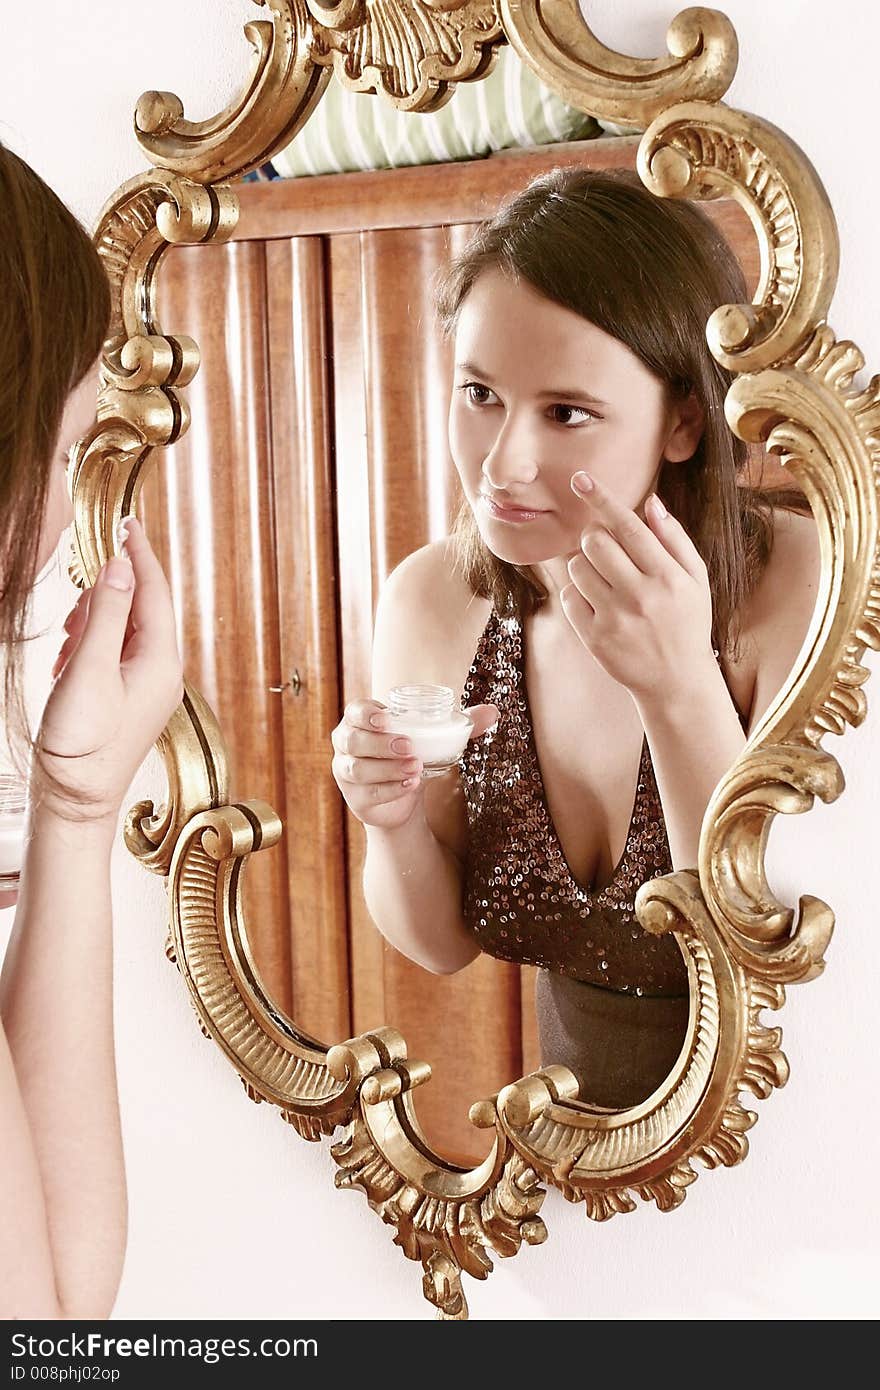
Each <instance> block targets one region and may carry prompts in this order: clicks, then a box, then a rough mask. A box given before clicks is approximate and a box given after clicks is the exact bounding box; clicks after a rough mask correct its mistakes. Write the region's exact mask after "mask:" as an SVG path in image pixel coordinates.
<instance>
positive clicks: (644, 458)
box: [449, 269, 702, 565]
mask: <svg viewBox="0 0 880 1390" xmlns="http://www.w3.org/2000/svg"><path fill="white" fill-rule="evenodd" d="M701 431H702V415H701V412H700V409H699V406H697V405H696V404H695V402H694V401H693V398H690V400H689V401H688V402H670V400H669V399H668V392H667V390H666V387H665V385H664V383H662V382H661V381H659V380H658V378H657V377H655V376H654V374H653V373H652V372H651V371H649V370H648V368H647V367H646V366H645V365H644V364H643V363H642V362H641V361H640V360H639V358H637V357H636V356H635V354H634V353H632V352H631V351H630V350H629V348H627V347H625V346H624V344H623V343H621V342H619V341H618V340H617V339H616V338H612V337H611V336H610V335H609V334H607V333H605V332H604V331H603V330H602V329H601V328H597V327H596V325H595V324H593V323H590V322H589V320H587V319H584V318H581V316H580V315H579V314H576V313H574V312H573V311H572V310H570V309H565V308H563V307H562V306H561V305H559V304H556V303H554V302H553V301H552V300H549V299H546V298H544V296H543V295H541V294H539V293H538V291H537V290H535V289H533V288H532V286H531V285H529V284H528V283H527V282H525V281H516V280H514V279H513V278H512V277H510V276H508V275H506V274H505V273H504V272H502V271H501V270H498V269H492V270H487V271H484V272H483V273H482V274H481V275H480V276H479V277H478V278H477V280H476V281H475V283H474V285H473V286H472V288H471V290H470V293H469V294H468V295H467V297H466V299H465V300H464V303H463V304H462V306H461V310H460V312H459V318H458V323H457V327H456V333H455V382H454V390H453V393H452V401H451V404H450V410H449V444H450V449H451V452H452V457H453V459H454V461H455V465H456V468H457V469H458V473H459V476H460V478H461V482H462V487H463V488H464V492H465V495H466V497H467V499H468V501H469V503H470V505H471V507H472V508H473V511H474V516H475V518H476V521H477V525H478V527H479V530H480V535H481V536H482V539H483V541H484V542H485V544H486V545H487V546H488V547H489V549H490V550H491V551H492V552H493V553H494V554H495V555H497V556H498V558H499V559H502V560H508V561H510V562H511V563H513V564H521V565H529V564H535V563H539V562H540V561H542V560H548V559H551V558H552V557H554V556H558V555H563V554H571V553H572V552H573V551H575V550H577V548H578V545H579V543H580V534H581V531H582V529H583V526H584V522H585V518H586V515H587V506H588V504H587V503H585V502H583V501H581V500H580V499H579V498H578V497H576V496H575V494H574V493H573V492H572V490H571V477H572V474H574V473H577V472H578V471H579V470H580V469H585V470H586V471H587V472H588V473H591V474H592V475H593V476H594V477H595V478H597V479H598V480H599V481H600V482H601V483H603V484H604V485H605V486H606V487H607V488H609V489H610V490H611V491H612V492H614V493H615V494H616V495H617V497H619V498H620V500H621V501H622V502H623V503H624V504H625V505H626V506H628V507H630V508H632V510H633V511H637V512H639V514H640V515H643V511H642V507H643V504H644V502H645V499H646V498H647V496H648V494H649V493H650V492H651V491H652V490H653V489H654V486H655V484H656V481H657V478H658V475H659V472H660V466H661V464H662V462H663V459H664V458H668V459H670V460H675V459H679V458H690V456H691V454H692V453H693V451H694V449H695V448H696V446H697V443H698V441H699V437H700V433H701ZM682 451H684V452H682ZM514 509H520V510H514Z"/></svg>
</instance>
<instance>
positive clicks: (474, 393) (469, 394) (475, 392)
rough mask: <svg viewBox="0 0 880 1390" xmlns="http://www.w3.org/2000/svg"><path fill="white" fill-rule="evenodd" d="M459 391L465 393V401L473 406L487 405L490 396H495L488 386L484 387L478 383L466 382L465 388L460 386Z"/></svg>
mask: <svg viewBox="0 0 880 1390" xmlns="http://www.w3.org/2000/svg"><path fill="white" fill-rule="evenodd" d="M458 389H459V391H463V392H464V395H465V400H467V401H469V402H470V404H471V405H486V404H487V402H488V398H489V396H493V395H494V394H495V393H494V391H490V390H489V387H488V386H482V385H481V384H480V382H478V381H466V382H465V383H464V385H463V386H459V388H458Z"/></svg>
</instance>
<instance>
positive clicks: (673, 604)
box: [560, 473, 715, 698]
mask: <svg viewBox="0 0 880 1390" xmlns="http://www.w3.org/2000/svg"><path fill="white" fill-rule="evenodd" d="M585 478H586V479H588V480H589V475H588V474H584V473H576V474H575V475H574V477H573V478H572V490H573V491H574V492H575V494H576V495H577V496H578V497H579V498H581V500H582V501H584V502H586V504H587V507H588V508H589V513H590V516H589V520H588V522H587V525H586V526H585V527H584V529H583V531H582V532H581V545H580V549H579V550H577V551H575V553H574V554H573V555H572V557H571V558H570V559H569V562H568V573H569V577H570V579H571V583H570V584H566V585H565V587H564V588H563V589H562V592H561V594H560V599H561V602H562V608H563V611H564V613H565V616H566V618H567V619H568V621H569V622H570V623H571V625H572V627H573V628H574V630H575V632H576V633H577V635H578V637H579V638H580V640H581V641H582V642H583V644H584V646H585V647H586V648H587V650H588V651H590V652H592V654H593V656H594V657H595V658H596V660H597V661H598V662H599V665H600V666H602V667H603V668H604V669H605V670H606V671H607V672H608V674H609V675H610V676H613V677H614V679H615V680H617V681H619V682H620V684H621V685H623V686H626V688H627V689H628V690H629V691H630V693H631V694H632V695H633V697H634V698H639V697H651V696H654V695H657V694H662V693H664V692H666V693H670V692H672V691H674V690H676V689H678V688H680V687H682V686H683V685H684V686H686V685H688V684H690V683H691V682H692V681H693V680H694V678H695V677H697V676H698V675H699V673H700V672H701V671H703V670H705V669H708V665H707V663H708V664H709V665H711V666H715V658H714V654H713V651H712V595H711V591H710V589H709V578H708V573H707V570H706V565H705V562H704V561H703V559H702V556H701V555H700V554H699V552H698V551H697V549H696V547H695V546H694V543H693V541H692V540H691V538H690V536H689V535H688V534H687V532H686V531H685V529H684V527H683V526H682V525H681V523H680V522H678V521H677V520H676V519H675V517H674V516H672V515H671V514H670V513H668V512H667V513H666V514H665V515H661V510H665V509H663V508H662V504H661V505H660V507H658V506H657V502H658V501H659V499H658V498H656V494H654V493H652V494H651V497H650V498H649V499H648V501H647V502H646V503H645V520H644V521H643V520H642V518H641V517H640V516H638V515H637V514H636V513H635V512H634V511H631V510H630V508H629V507H626V506H624V505H623V503H622V502H620V501H618V500H617V498H616V497H614V496H612V494H611V493H610V492H609V491H608V489H607V488H605V487H603V486H602V484H601V483H599V482H597V481H596V480H595V479H592V487H589V486H588V487H587V488H586V489H585V488H584V487H583V486H581V485H579V484H581V480H582V479H585Z"/></svg>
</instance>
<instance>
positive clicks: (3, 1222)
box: [0, 809, 126, 1319]
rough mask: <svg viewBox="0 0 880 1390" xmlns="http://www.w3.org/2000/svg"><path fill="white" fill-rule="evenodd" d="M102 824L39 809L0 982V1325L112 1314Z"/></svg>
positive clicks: (116, 1142)
mask: <svg viewBox="0 0 880 1390" xmlns="http://www.w3.org/2000/svg"><path fill="white" fill-rule="evenodd" d="M115 831H116V820H115V818H114V819H113V821H112V823H110V822H109V821H106V822H96V823H93V824H83V823H76V822H70V821H65V820H62V819H58V818H56V817H55V816H54V815H53V814H52V812H51V811H48V810H43V809H40V810H38V811H37V812H36V813H35V815H34V817H33V819H32V822H31V824H30V826H29V838H28V842H27V846H26V849H25V856H24V863H23V865H22V873H21V889H20V894H19V901H18V907H17V910H16V914H15V923H14V926H13V930H12V936H11V938H10V943H9V948H8V950H7V953H6V960H5V962H4V966H3V972H2V977H0V1017H2V1038H0V1104H2V1113H3V1117H4V1131H5V1132H4V1139H3V1146H4V1162H3V1168H4V1178H3V1182H2V1183H0V1228H2V1232H3V1240H2V1255H0V1291H2V1314H0V1315H2V1317H3V1318H4V1319H12V1318H49V1319H61V1318H72V1319H92V1318H106V1317H108V1316H109V1314H110V1311H111V1309H112V1306H113V1301H114V1298H115V1296H116V1290H117V1288H118V1285H119V1279H120V1275H121V1272H122V1261H123V1256H124V1252H125V1236H126V1194H125V1175H124V1168H123V1155H122V1139H121V1134H120V1128H119V1109H118V1104H117V1099H116V1070H115V1064H114V1053H113V1004H112V974H113V961H112V945H111V930H110V852H111V848H112V844H113V839H114V835H115Z"/></svg>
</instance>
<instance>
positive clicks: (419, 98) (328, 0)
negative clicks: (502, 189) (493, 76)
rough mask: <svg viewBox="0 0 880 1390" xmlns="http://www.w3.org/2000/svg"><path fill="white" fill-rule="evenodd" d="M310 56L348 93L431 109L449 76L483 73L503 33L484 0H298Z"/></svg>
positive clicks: (446, 89) (445, 95)
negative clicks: (311, 40)
mask: <svg viewBox="0 0 880 1390" xmlns="http://www.w3.org/2000/svg"><path fill="white" fill-rule="evenodd" d="M306 3H307V4H308V7H309V10H310V11H311V13H312V15H313V16H314V18H315V19H316V20H317V21H319V24H318V26H317V28H316V36H315V47H314V55H315V58H316V60H317V61H318V62H320V63H332V64H333V71H334V72H335V74H336V76H337V77H338V78H339V80H340V81H341V82H343V83H344V84H345V85H346V86H347V87H350V88H351V89H352V91H355V92H381V93H382V94H383V95H384V96H386V97H387V98H388V99H389V100H390V101H391V102H393V104H394V105H395V106H397V107H399V108H400V109H401V110H403V111H436V110H437V109H438V108H439V107H441V106H443V105H444V104H445V102H447V101H448V100H449V98H450V97H451V96H452V93H453V91H454V90H455V87H454V83H455V82H463V81H474V80H476V79H479V78H481V77H485V76H486V75H487V73H489V71H490V70H491V68H492V67H493V65H494V63H495V59H496V57H497V53H498V49H497V43H498V41H499V40H500V39H502V38H503V35H502V29H501V21H500V19H499V17H498V14H497V13H496V9H497V6H496V5H495V4H493V3H492V0H408V3H407V4H404V5H401V4H398V3H396V0H340V3H339V4H334V3H332V0H323V3H322V0H306Z"/></svg>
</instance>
